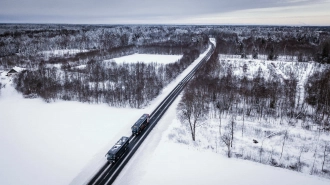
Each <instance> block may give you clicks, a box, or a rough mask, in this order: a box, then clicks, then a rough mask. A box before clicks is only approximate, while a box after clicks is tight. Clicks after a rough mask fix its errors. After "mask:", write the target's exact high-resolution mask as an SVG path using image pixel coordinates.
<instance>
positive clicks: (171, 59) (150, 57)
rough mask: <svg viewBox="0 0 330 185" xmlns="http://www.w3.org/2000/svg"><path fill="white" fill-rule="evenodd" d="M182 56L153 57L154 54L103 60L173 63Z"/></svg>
mask: <svg viewBox="0 0 330 185" xmlns="http://www.w3.org/2000/svg"><path fill="white" fill-rule="evenodd" d="M181 57H182V55H154V54H138V53H135V54H133V55H127V56H123V57H120V58H113V59H110V60H105V62H110V61H115V62H117V63H123V62H125V63H137V62H142V63H162V64H168V63H174V62H176V61H178V60H179V59H180V58H181Z"/></svg>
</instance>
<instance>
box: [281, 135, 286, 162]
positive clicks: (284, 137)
mask: <svg viewBox="0 0 330 185" xmlns="http://www.w3.org/2000/svg"><path fill="white" fill-rule="evenodd" d="M287 139H288V130H285V131H284V136H283V143H282V150H281V156H280V160H281V159H282V156H283V150H284V145H285V141H286V140H287Z"/></svg>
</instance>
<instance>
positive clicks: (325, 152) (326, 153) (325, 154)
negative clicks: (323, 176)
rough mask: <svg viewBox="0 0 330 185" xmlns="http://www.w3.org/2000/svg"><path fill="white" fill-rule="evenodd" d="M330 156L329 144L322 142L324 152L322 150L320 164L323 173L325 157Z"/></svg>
mask: <svg viewBox="0 0 330 185" xmlns="http://www.w3.org/2000/svg"><path fill="white" fill-rule="evenodd" d="M329 154H330V142H324V150H323V162H322V171H323V172H324V171H325V170H324V163H325V162H326V160H327V157H328V156H329Z"/></svg>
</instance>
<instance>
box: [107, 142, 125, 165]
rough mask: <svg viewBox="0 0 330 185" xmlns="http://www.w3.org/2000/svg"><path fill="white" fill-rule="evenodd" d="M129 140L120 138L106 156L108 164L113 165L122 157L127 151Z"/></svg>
mask: <svg viewBox="0 0 330 185" xmlns="http://www.w3.org/2000/svg"><path fill="white" fill-rule="evenodd" d="M128 144H129V138H128V137H126V136H123V137H121V138H120V139H119V140H118V141H117V143H116V144H115V145H114V146H113V147H112V148H111V149H110V150H109V151H108V153H107V154H106V157H107V160H108V161H109V162H110V163H115V162H116V161H117V160H118V159H119V158H121V156H123V155H124V154H125V152H126V150H127V149H128Z"/></svg>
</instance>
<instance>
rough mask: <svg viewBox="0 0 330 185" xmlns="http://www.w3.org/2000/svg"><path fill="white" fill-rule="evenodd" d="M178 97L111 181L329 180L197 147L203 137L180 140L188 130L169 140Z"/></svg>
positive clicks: (147, 184)
mask: <svg viewBox="0 0 330 185" xmlns="http://www.w3.org/2000/svg"><path fill="white" fill-rule="evenodd" d="M179 100H180V98H178V99H177V100H175V102H174V103H173V104H172V105H171V107H170V108H169V110H168V111H167V112H166V113H165V115H164V116H163V118H162V119H161V121H160V122H159V123H158V124H157V126H156V127H155V128H154V130H153V132H151V134H150V135H149V136H148V138H147V139H146V140H145V141H144V143H143V144H142V145H141V147H140V148H139V149H138V151H137V152H136V154H135V155H134V156H133V157H132V159H131V160H130V161H129V163H128V164H127V165H126V166H125V168H124V169H123V171H122V172H121V173H120V175H119V176H118V177H117V179H116V181H115V182H114V185H117V184H118V185H119V184H125V185H130V184H132V185H133V184H134V185H135V184H141V185H142V184H143V185H154V184H157V185H162V184H164V185H167V184H171V185H179V184H189V185H199V184H210V185H213V184H214V185H215V184H226V185H246V184H254V185H264V184H268V185H278V184H283V185H284V184H285V185H286V184H287V185H289V184H299V185H311V184H313V185H314V184H315V185H316V184H317V185H323V184H324V185H326V184H329V182H330V181H329V180H327V179H323V178H319V177H315V176H310V175H306V174H302V173H297V172H293V171H290V170H287V169H281V168H275V167H271V166H267V165H263V164H259V163H255V162H251V161H246V160H241V159H235V158H230V159H228V158H226V157H225V155H223V153H222V152H219V153H215V152H214V151H211V150H208V149H204V148H201V147H199V145H203V144H206V143H207V142H205V141H201V140H200V141H198V142H203V143H198V142H197V143H193V142H191V143H190V144H187V143H184V142H183V140H184V139H186V138H188V139H189V133H181V134H183V135H185V134H186V135H188V137H187V136H186V135H185V136H183V137H182V138H181V139H182V140H181V141H178V140H173V133H175V134H177V132H176V131H177V129H178V128H182V125H181V123H180V122H179V121H178V120H177V119H176V107H177V104H178V103H179ZM182 132H184V131H182ZM200 133H201V132H199V133H198V134H200ZM178 137H180V136H179V135H178ZM197 137H199V136H197ZM209 144H210V143H209ZM223 149H224V147H221V148H220V149H219V150H223Z"/></svg>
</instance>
